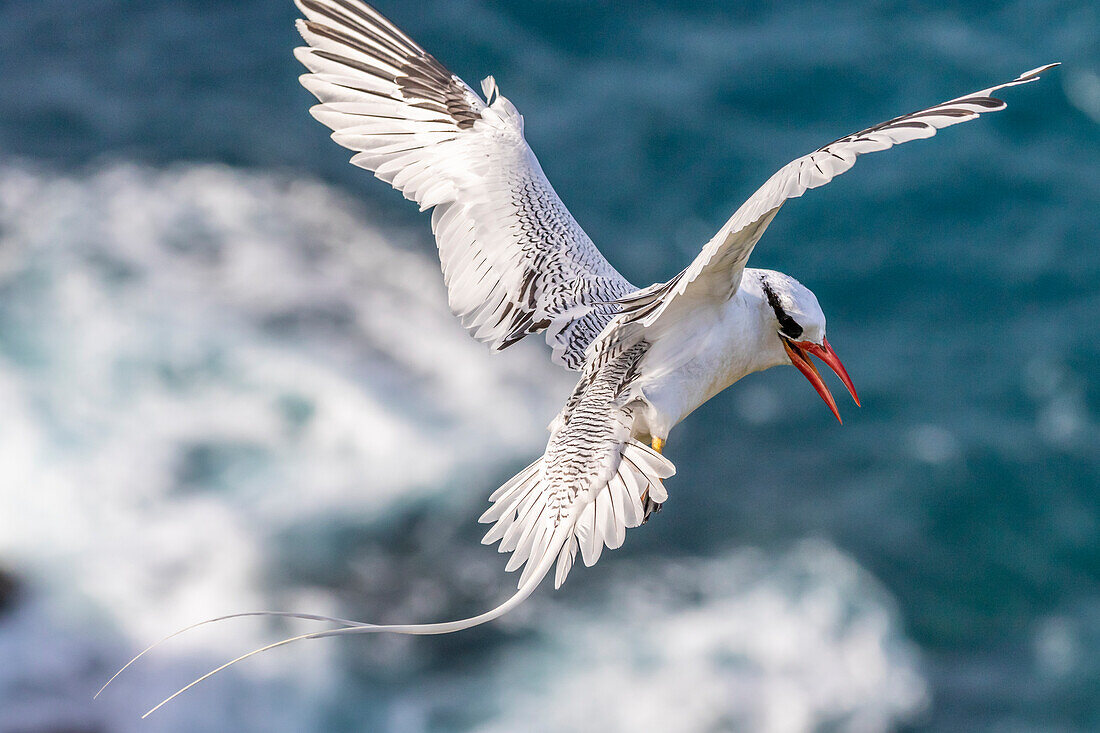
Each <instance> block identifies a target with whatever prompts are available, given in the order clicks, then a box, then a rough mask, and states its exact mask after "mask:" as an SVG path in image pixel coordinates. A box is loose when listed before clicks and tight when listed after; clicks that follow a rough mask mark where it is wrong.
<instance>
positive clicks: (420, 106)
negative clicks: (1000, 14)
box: [112, 0, 1056, 712]
mask: <svg viewBox="0 0 1100 733" xmlns="http://www.w3.org/2000/svg"><path fill="white" fill-rule="evenodd" d="M295 1H296V4H297V6H298V8H299V9H300V10H301V12H302V13H303V14H304V16H305V18H304V19H302V20H299V21H298V30H299V31H300V32H301V34H302V37H303V38H304V39H305V41H306V43H307V44H308V45H307V46H305V47H302V48H299V49H297V50H296V52H295V55H296V56H297V58H298V60H299V61H300V62H301V63H302V64H304V65H305V67H306V68H307V69H308V72H309V73H307V74H305V75H304V76H302V78H301V82H302V84H303V85H304V86H305V87H306V89H308V90H309V91H310V92H312V93H313V94H314V95H315V96H316V97H317V99H318V100H319V101H320V104H318V105H317V106H315V107H313V108H312V110H311V112H312V114H313V116H314V117H316V118H317V119H318V120H319V121H320V122H322V123H323V124H325V125H326V126H328V127H329V128H331V129H332V130H333V133H332V138H333V140H335V141H336V142H337V143H338V144H340V145H342V146H344V147H345V148H349V149H351V150H353V151H355V155H354V156H353V157H352V158H351V162H352V163H353V164H354V165H356V166H359V167H361V168H365V169H367V170H369V171H371V172H373V173H374V174H375V176H377V177H378V178H380V179H382V180H383V181H385V182H387V183H389V184H390V185H392V186H393V187H394V188H396V189H398V190H399V191H401V192H402V193H403V194H404V195H405V197H406V198H408V199H410V200H412V201H415V202H416V203H417V204H419V205H420V209H421V211H427V210H429V209H430V210H432V218H431V225H432V231H433V232H434V234H435V239H436V243H437V245H438V249H439V258H440V261H441V263H442V268H443V279H444V282H445V283H446V287H447V296H448V302H449V304H450V307H451V309H452V310H453V311H454V313H455V315H456V316H458V318H460V319H461V321H462V324H463V325H464V326H465V327H466V329H468V330H469V332H470V334H471V335H472V336H473V337H474V338H476V339H478V340H479V341H483V342H485V343H486V344H488V345H489V347H490V348H492V349H495V350H502V349H506V348H507V347H509V346H511V345H512V344H515V343H517V342H518V341H520V340H522V339H523V338H525V337H526V336H529V335H532V334H538V333H542V334H543V335H544V337H545V339H546V342H547V343H548V344H549V346H550V347H551V349H552V359H553V360H554V361H555V362H556V363H558V364H560V365H561V366H563V367H565V368H567V369H571V370H575V371H577V372H579V373H580V378H579V380H578V382H577V385H576V388H575V389H574V390H573V393H572V394H571V396H570V397H569V399H568V400H567V402H566V403H565V406H564V407H563V408H562V410H561V412H560V413H559V414H558V416H557V417H556V418H555V419H554V420H553V422H552V423H551V424H550V438H549V441H548V443H547V445H546V450H545V452H544V453H543V455H542V456H541V457H540V458H539V459H538V460H536V461H535V462H534V463H532V464H531V465H530V466H528V467H527V468H525V469H524V470H523V471H521V472H520V473H519V474H518V475H516V476H515V477H514V478H512V479H511V480H510V481H508V482H507V483H506V484H504V485H503V486H501V487H500V488H499V489H497V491H496V492H495V493H493V494H492V496H491V497H490V501H491V502H492V505H491V507H490V508H489V510H488V511H486V512H485V513H484V514H483V515H482V517H481V521H482V522H485V523H491V525H492V527H491V528H490V529H489V532H488V534H486V535H485V539H484V542H485V543H486V544H493V543H499V549H500V551H501V552H508V553H511V557H510V558H509V561H508V564H507V568H506V569H507V570H509V571H512V570H518V569H520V568H522V569H523V570H522V573H521V574H520V578H519V590H518V592H516V593H515V595H513V596H512V597H511V598H509V599H508V600H507V601H505V602H504V603H502V604H501V605H500V606H498V607H496V608H494V609H493V610H491V611H488V612H486V613H484V614H481V615H479V616H476V617H472V618H468V619H462V620H458V621H452V622H447V623H432V624H415V625H390V626H382V625H372V624H364V623H359V622H354V621H347V620H344V619H332V618H326V617H319V616H313V615H308V614H285V613H276V614H271V613H262V614H240V615H279V616H294V617H298V618H307V619H310V620H316V621H328V622H333V623H336V624H338V625H339V627H338V628H335V629H329V630H325V631H319V632H316V633H312V634H305V635H302V636H298V637H294V638H293V639H287V640H284V641H282V642H278V643H277V644H273V645H270V646H268V647H264V649H260V650H256V651H254V652H251V653H249V654H246V655H243V656H242V657H238V658H237V659H236V660H234V661H233V662H230V663H229V664H233V663H235V662H237V661H240V660H241V659H245V658H247V657H249V656H252V655H253V654H256V653H259V652H260V651H265V650H266V649H270V648H273V647H275V646H281V645H283V644H287V643H290V642H292V641H297V640H300V639H307V638H321V637H327V636H339V635H345V634H360V633H374V632H395V633H403V634H442V633H449V632H452V631H458V630H461V629H465V628H469V627H471V626H476V625H478V624H482V623H485V622H487V621H490V620H492V619H495V618H498V617H500V616H501V615H503V614H504V613H506V612H508V611H509V610H511V609H512V608H514V607H516V606H517V605H518V604H519V603H521V602H522V601H523V600H525V599H526V598H527V597H528V596H529V595H530V594H531V593H532V592H533V591H534V590H535V588H536V587H537V586H538V585H539V583H540V582H541V581H542V579H543V578H544V577H545V576H546V575H547V574H548V573H550V572H551V571H553V572H554V585H555V587H559V586H561V584H562V583H563V582H564V581H565V579H566V576H567V575H568V574H569V571H570V569H571V568H572V566H573V564H574V561H575V560H576V557H577V554H578V552H579V554H580V557H581V560H582V561H583V562H584V563H585V564H586V565H592V564H593V563H595V562H596V561H597V560H598V559H599V557H600V554H601V552H602V551H603V549H604V548H605V547H606V548H608V549H615V548H617V547H619V546H620V545H622V543H623V541H624V538H625V534H626V530H627V529H630V528H632V527H637V526H638V525H640V524H642V523H644V522H645V521H647V519H648V518H649V517H650V515H651V514H652V513H653V512H655V511H657V510H658V509H659V508H660V506H661V504H662V503H663V502H664V501H666V499H667V498H668V493H667V492H666V490H665V487H664V484H663V481H664V480H665V479H667V478H669V477H670V476H672V474H673V473H674V468H673V465H672V463H670V462H669V461H668V459H667V458H665V457H664V456H663V455H662V450H663V447H664V445H665V441H666V440H667V439H668V437H669V433H670V432H671V431H672V429H673V428H674V427H675V426H676V425H677V424H679V423H680V422H681V421H682V420H684V419H685V418H686V417H687V416H688V415H690V414H691V413H692V412H693V411H694V410H695V409H696V408H698V407H699V406H700V405H702V404H703V403H704V402H706V401H707V400H709V399H710V398H711V397H714V396H715V395H716V394H718V393H719V392H721V391H722V390H724V389H725V388H726V387H729V386H730V385H732V384H733V383H734V382H736V381H738V380H739V379H741V378H742V377H744V376H746V375H748V374H751V373H753V372H758V371H761V370H764V369H769V368H771V367H774V366H779V365H784V364H788V365H793V366H794V367H795V368H797V369H798V370H799V371H800V372H801V373H802V374H803V375H804V376H805V377H806V378H807V379H808V380H809V381H810V384H811V385H813V388H814V389H815V390H816V391H817V393H818V394H819V395H820V396H821V398H822V399H823V400H824V401H825V403H826V404H827V405H828V407H829V409H830V410H831V411H832V413H833V414H834V415H835V416H836V417H837V419H838V420H839V419H840V413H839V411H838V409H837V406H836V402H835V401H834V399H833V397H832V395H831V394H830V392H829V389H828V388H827V387H826V386H825V382H824V380H823V379H822V377H821V374H820V373H819V372H818V369H817V367H816V366H815V365H814V363H813V361H812V360H811V357H816V358H818V359H820V360H821V361H822V362H823V363H824V364H826V365H828V367H829V368H830V369H832V370H833V371H834V372H835V373H836V375H837V376H838V377H839V378H840V380H841V382H843V384H844V386H845V387H846V388H847V390H848V392H849V393H850V394H851V396H852V399H853V400H855V402H856V404H857V405H858V404H859V398H858V396H857V395H856V390H855V387H854V386H853V384H852V380H851V379H850V378H849V376H848V373H847V372H846V371H845V369H844V366H843V365H842V364H841V361H840V359H839V358H838V357H837V355H836V353H835V352H834V351H833V349H832V347H831V346H830V345H829V341H828V339H827V338H826V335H825V315H824V313H822V310H821V306H820V305H819V304H818V301H817V298H816V297H815V296H814V294H813V293H812V292H810V290H809V289H807V288H806V287H805V286H803V285H802V284H801V283H799V282H798V281H797V280H795V279H794V278H793V277H790V276H789V275H785V274H783V273H779V272H773V271H770V270H758V269H753V268H748V267H746V265H747V263H748V260H749V256H750V255H751V254H752V251H753V248H754V247H755V246H756V243H757V242H758V241H759V240H760V238H761V236H763V234H764V231H765V230H766V229H767V227H768V225H769V224H770V223H771V221H772V219H773V218H774V217H775V215H776V214H777V213H778V212H779V209H780V208H782V206H783V204H784V203H786V201H787V200H788V199H792V198H797V197H799V196H801V195H802V194H803V193H805V192H806V191H807V190H809V189H811V188H817V187H818V186H823V185H825V184H826V183H828V182H829V181H831V180H832V179H833V178H834V177H836V176H838V175H840V174H841V173H844V172H845V171H847V170H848V169H849V168H851V167H852V165H853V164H854V163H855V161H856V157H857V156H859V155H860V154H862V153H870V152H875V151H879V150H886V149H887V148H890V147H892V146H894V145H897V144H899V143H904V142H909V141H910V140H916V139H919V138H926V137H931V136H932V135H935V134H936V131H937V130H939V129H941V128H944V127H949V126H951V125H954V124H958V123H960V122H966V121H969V120H973V119H975V118H977V117H978V116H979V115H980V114H982V113H984V112H995V111H998V110H1002V109H1004V108H1005V104H1004V102H1002V101H1001V100H999V99H996V98H994V97H993V96H991V95H992V94H993V93H994V92H996V91H997V90H999V89H1002V88H1004V87H1009V86H1015V85H1017V84H1025V83H1027V82H1031V81H1034V80H1036V79H1037V78H1038V77H1039V74H1041V73H1042V72H1044V71H1046V70H1047V69H1050V68H1051V67H1052V66H1055V65H1056V64H1050V65H1047V66H1043V67H1040V68H1037V69H1033V70H1032V71H1028V72H1026V73H1024V74H1021V75H1020V76H1018V77H1017V78H1015V79H1013V80H1012V81H1010V82H1007V83H1004V84H998V85H996V86H993V87H990V88H988V89H983V90H981V91H978V92H974V93H973V94H967V95H964V96H961V97H958V98H956V99H952V100H950V101H948V102H944V103H942V104H937V105H935V106H932V107H928V108H927V109H922V110H919V111H917V112H913V113H911V114H906V115H902V116H900V117H895V118H894V119H891V120H888V121H886V122H883V123H881V124H878V125H874V126H873V127H869V128H867V129H865V130H860V131H859V132H856V133H853V134H851V135H846V136H844V137H842V138H839V139H837V140H835V141H833V142H831V143H829V144H828V145H825V146H823V147H821V148H818V149H817V150H815V151H813V152H812V153H810V154H808V155H805V156H803V157H801V158H798V159H797V160H794V161H792V162H790V163H788V164H787V165H785V166H784V167H783V168H781V169H780V170H779V171H778V172H777V173H775V175H773V176H772V177H771V178H769V179H768V180H767V182H765V183H764V185H763V186H761V187H760V189H759V190H757V191H756V193H754V194H753V195H752V196H751V197H750V198H749V199H748V201H746V202H745V203H744V204H742V205H741V207H740V208H739V209H737V211H736V212H735V213H734V214H733V216H732V217H731V218H730V219H729V221H727V222H726V224H725V225H724V226H723V227H722V228H721V229H720V230H719V231H718V233H717V234H716V235H714V238H713V239H711V240H710V241H709V242H707V243H706V244H705V245H704V246H703V249H702V251H701V252H700V253H699V255H698V256H697V257H696V258H695V260H694V261H693V262H692V263H691V264H689V265H688V266H687V267H686V268H685V269H684V270H683V271H681V272H680V273H679V274H677V275H676V276H675V277H673V278H672V279H671V280H669V281H668V282H664V283H659V284H656V285H652V286H650V287H646V288H637V287H635V286H634V285H632V284H631V283H630V282H628V281H627V279H626V278H624V277H623V276H622V275H621V274H620V273H619V272H618V271H617V270H616V269H615V268H614V267H612V266H611V264H610V263H609V262H608V261H607V260H606V259H605V258H604V256H603V255H602V254H601V253H600V251H599V250H598V249H597V248H596V246H595V245H594V244H593V242H592V240H591V239H589V237H588V235H586V234H585V233H584V231H583V230H582V229H581V227H580V226H579V225H578V224H577V222H576V220H574V218H573V217H572V215H571V214H570V213H569V211H568V210H567V209H566V208H565V204H563V203H562V201H561V199H560V198H558V195H557V194H556V193H555V192H554V189H553V188H552V187H551V185H550V183H549V181H547V179H546V176H545V175H544V174H543V171H542V168H541V167H540V165H539V162H538V160H536V158H535V155H534V153H533V152H532V151H531V148H530V147H528V145H527V142H526V141H525V139H524V136H523V117H522V116H521V115H520V113H519V111H518V110H517V109H516V107H515V106H514V105H513V104H512V103H511V102H510V101H508V99H506V98H505V97H504V96H503V95H501V94H500V91H499V90H498V88H497V85H496V82H495V81H494V80H493V78H492V77H489V78H487V79H485V81H483V82H482V84H481V89H482V92H483V94H484V97H482V96H480V95H478V93H477V92H475V91H474V90H473V89H472V88H470V87H469V86H467V85H466V84H465V83H464V82H463V81H462V80H461V79H460V78H458V77H457V76H455V75H454V74H452V73H451V72H450V71H448V70H447V69H446V67H444V66H443V65H442V64H441V63H440V62H439V61H437V60H436V59H435V57H433V56H432V55H431V54H429V53H428V52H427V51H425V50H424V49H423V48H421V47H420V46H419V45H418V44H417V43H416V42H415V41H413V40H412V39H411V38H410V37H409V36H407V35H406V34H405V33H403V32H402V31H400V30H399V29H398V28H397V27H396V26H395V25H393V23H391V22H390V21H389V20H387V19H386V18H385V17H383V16H382V15H381V14H380V13H379V12H378V11H376V10H375V9H374V8H372V7H370V6H369V5H367V4H365V3H363V2H361V0H295ZM223 618H232V617H223ZM217 620H221V619H212V620H211V621H206V622H203V623H210V622H212V621H217ZM191 628H194V627H191ZM185 631H186V629H185ZM178 633H182V632H178ZM147 651H148V650H147ZM142 654H144V652H143V653H142ZM139 656H140V655H139ZM131 663H132V662H131ZM127 666H129V665H127ZM225 666H229V665H228V664H227V665H224V666H223V667H220V668H218V669H217V670H214V672H217V671H220V670H221V669H224V667H225ZM123 669H125V667H124V668H123ZM120 671H121V670H120ZM214 672H211V674H213V673H214ZM207 676H209V675H207ZM112 679H113V678H112ZM202 679H205V677H203V678H200V679H199V680H196V682H194V683H192V685H194V684H196V683H197V682H199V681H201V680H202ZM190 686H191V685H189V686H188V687H186V688H184V690H186V689H189V687H190ZM184 690H181V691H180V692H183V691H184ZM177 694H179V693H177ZM173 697H175V696H173ZM168 699H169V700H170V699H172V698H168ZM165 702H167V700H166V701H165ZM162 704H163V703H162ZM158 707H159V706H158ZM155 709H156V708H154V709H153V710H155ZM150 712H152V710H151V711H150Z"/></svg>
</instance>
